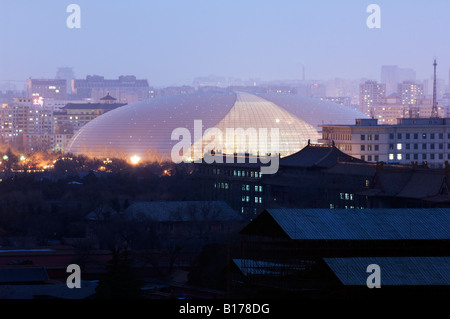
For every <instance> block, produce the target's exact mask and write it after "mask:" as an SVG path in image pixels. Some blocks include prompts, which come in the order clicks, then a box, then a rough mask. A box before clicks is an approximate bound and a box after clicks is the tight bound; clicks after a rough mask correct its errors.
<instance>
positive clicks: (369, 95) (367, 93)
mask: <svg viewBox="0 0 450 319" xmlns="http://www.w3.org/2000/svg"><path fill="white" fill-rule="evenodd" d="M385 92H386V85H385V84H383V83H378V82H376V81H370V80H369V81H365V82H364V83H361V84H360V86H359V110H360V111H361V112H362V113H364V114H366V115H369V116H372V107H373V106H374V105H379V104H382V103H383V102H384V100H383V99H384V97H385Z"/></svg>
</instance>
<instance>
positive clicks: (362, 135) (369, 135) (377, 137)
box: [361, 134, 380, 141]
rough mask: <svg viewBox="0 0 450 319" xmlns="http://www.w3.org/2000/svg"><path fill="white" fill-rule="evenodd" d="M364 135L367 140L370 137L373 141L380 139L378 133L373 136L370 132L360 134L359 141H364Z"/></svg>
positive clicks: (369, 139)
mask: <svg viewBox="0 0 450 319" xmlns="http://www.w3.org/2000/svg"><path fill="white" fill-rule="evenodd" d="M366 137H367V140H368V141H372V138H373V140H374V141H378V140H379V139H380V136H379V135H378V134H374V135H373V136H372V134H367V135H365V134H361V141H365V140H366Z"/></svg>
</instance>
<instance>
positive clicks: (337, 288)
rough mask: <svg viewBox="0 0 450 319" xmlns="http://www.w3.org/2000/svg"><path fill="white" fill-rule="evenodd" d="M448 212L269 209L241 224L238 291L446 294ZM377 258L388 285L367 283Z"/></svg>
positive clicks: (235, 271)
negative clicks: (374, 286) (377, 285)
mask: <svg viewBox="0 0 450 319" xmlns="http://www.w3.org/2000/svg"><path fill="white" fill-rule="evenodd" d="M449 213H450V210H449V208H434V209H408V208H403V209H364V210H361V209H354V210H345V209H284V208H283V209H266V210H264V211H263V212H261V213H260V214H259V215H258V216H257V217H256V218H254V219H253V220H252V221H251V222H250V223H249V224H248V225H247V226H246V227H244V228H243V229H242V230H241V231H240V235H241V249H240V252H239V253H235V254H234V255H233V259H232V266H233V267H232V273H231V278H232V283H231V284H232V288H233V289H234V291H233V292H234V294H235V295H237V296H239V297H245V296H248V295H251V296H254V297H263V298H264V297H265V298H267V297H269V298H271V297H275V298H292V297H294V296H295V297H306V298H309V299H324V298H325V299H330V298H331V299H342V298H351V299H353V300H354V299H358V298H367V297H368V298H387V297H389V298H398V297H399V296H409V297H411V296H414V297H415V298H421V299H423V298H442V297H443V296H447V295H448V291H449V287H450V286H449V284H450V281H449V279H448V277H446V276H443V274H446V273H448V272H449V255H448V248H447V247H448V243H449V239H450V238H449V234H448V227H449ZM372 263H374V264H377V265H379V266H380V267H381V287H382V289H368V285H367V283H368V281H367V278H368V276H369V273H370V272H369V273H368V272H367V266H368V265H370V264H372ZM369 296H370V297H369ZM306 298H305V299H306Z"/></svg>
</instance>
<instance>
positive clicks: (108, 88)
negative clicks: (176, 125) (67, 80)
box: [72, 75, 155, 103]
mask: <svg viewBox="0 0 450 319" xmlns="http://www.w3.org/2000/svg"><path fill="white" fill-rule="evenodd" d="M108 93H109V94H111V95H112V96H114V97H116V99H117V102H118V103H133V102H138V101H143V100H147V99H149V98H153V97H154V96H155V90H154V89H153V88H151V87H150V86H149V85H148V81H147V80H144V79H142V80H140V79H136V77H135V76H132V75H127V76H123V75H122V76H119V78H118V79H105V78H104V77H103V76H98V75H92V76H91V75H88V76H87V77H86V79H74V80H72V94H74V95H75V97H76V98H77V99H85V98H91V99H92V101H93V102H100V99H101V98H102V97H104V96H106V95H107V94H108Z"/></svg>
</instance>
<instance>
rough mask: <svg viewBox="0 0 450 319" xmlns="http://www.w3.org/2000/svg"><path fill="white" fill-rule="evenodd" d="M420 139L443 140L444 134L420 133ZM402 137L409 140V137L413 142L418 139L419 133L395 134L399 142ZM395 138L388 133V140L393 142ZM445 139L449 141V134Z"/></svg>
mask: <svg viewBox="0 0 450 319" xmlns="http://www.w3.org/2000/svg"><path fill="white" fill-rule="evenodd" d="M420 135H421V137H422V139H424V140H425V139H427V138H428V137H429V138H430V139H431V140H434V139H435V138H438V139H440V140H442V139H444V133H428V134H427V133H422V134H420ZM403 136H404V137H405V139H407V140H409V139H411V137H412V138H413V139H415V140H417V139H419V133H397V139H398V140H401V139H402V138H403ZM394 137H395V134H394V133H390V134H389V139H390V140H393V139H394ZM447 138H448V139H450V133H447Z"/></svg>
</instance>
